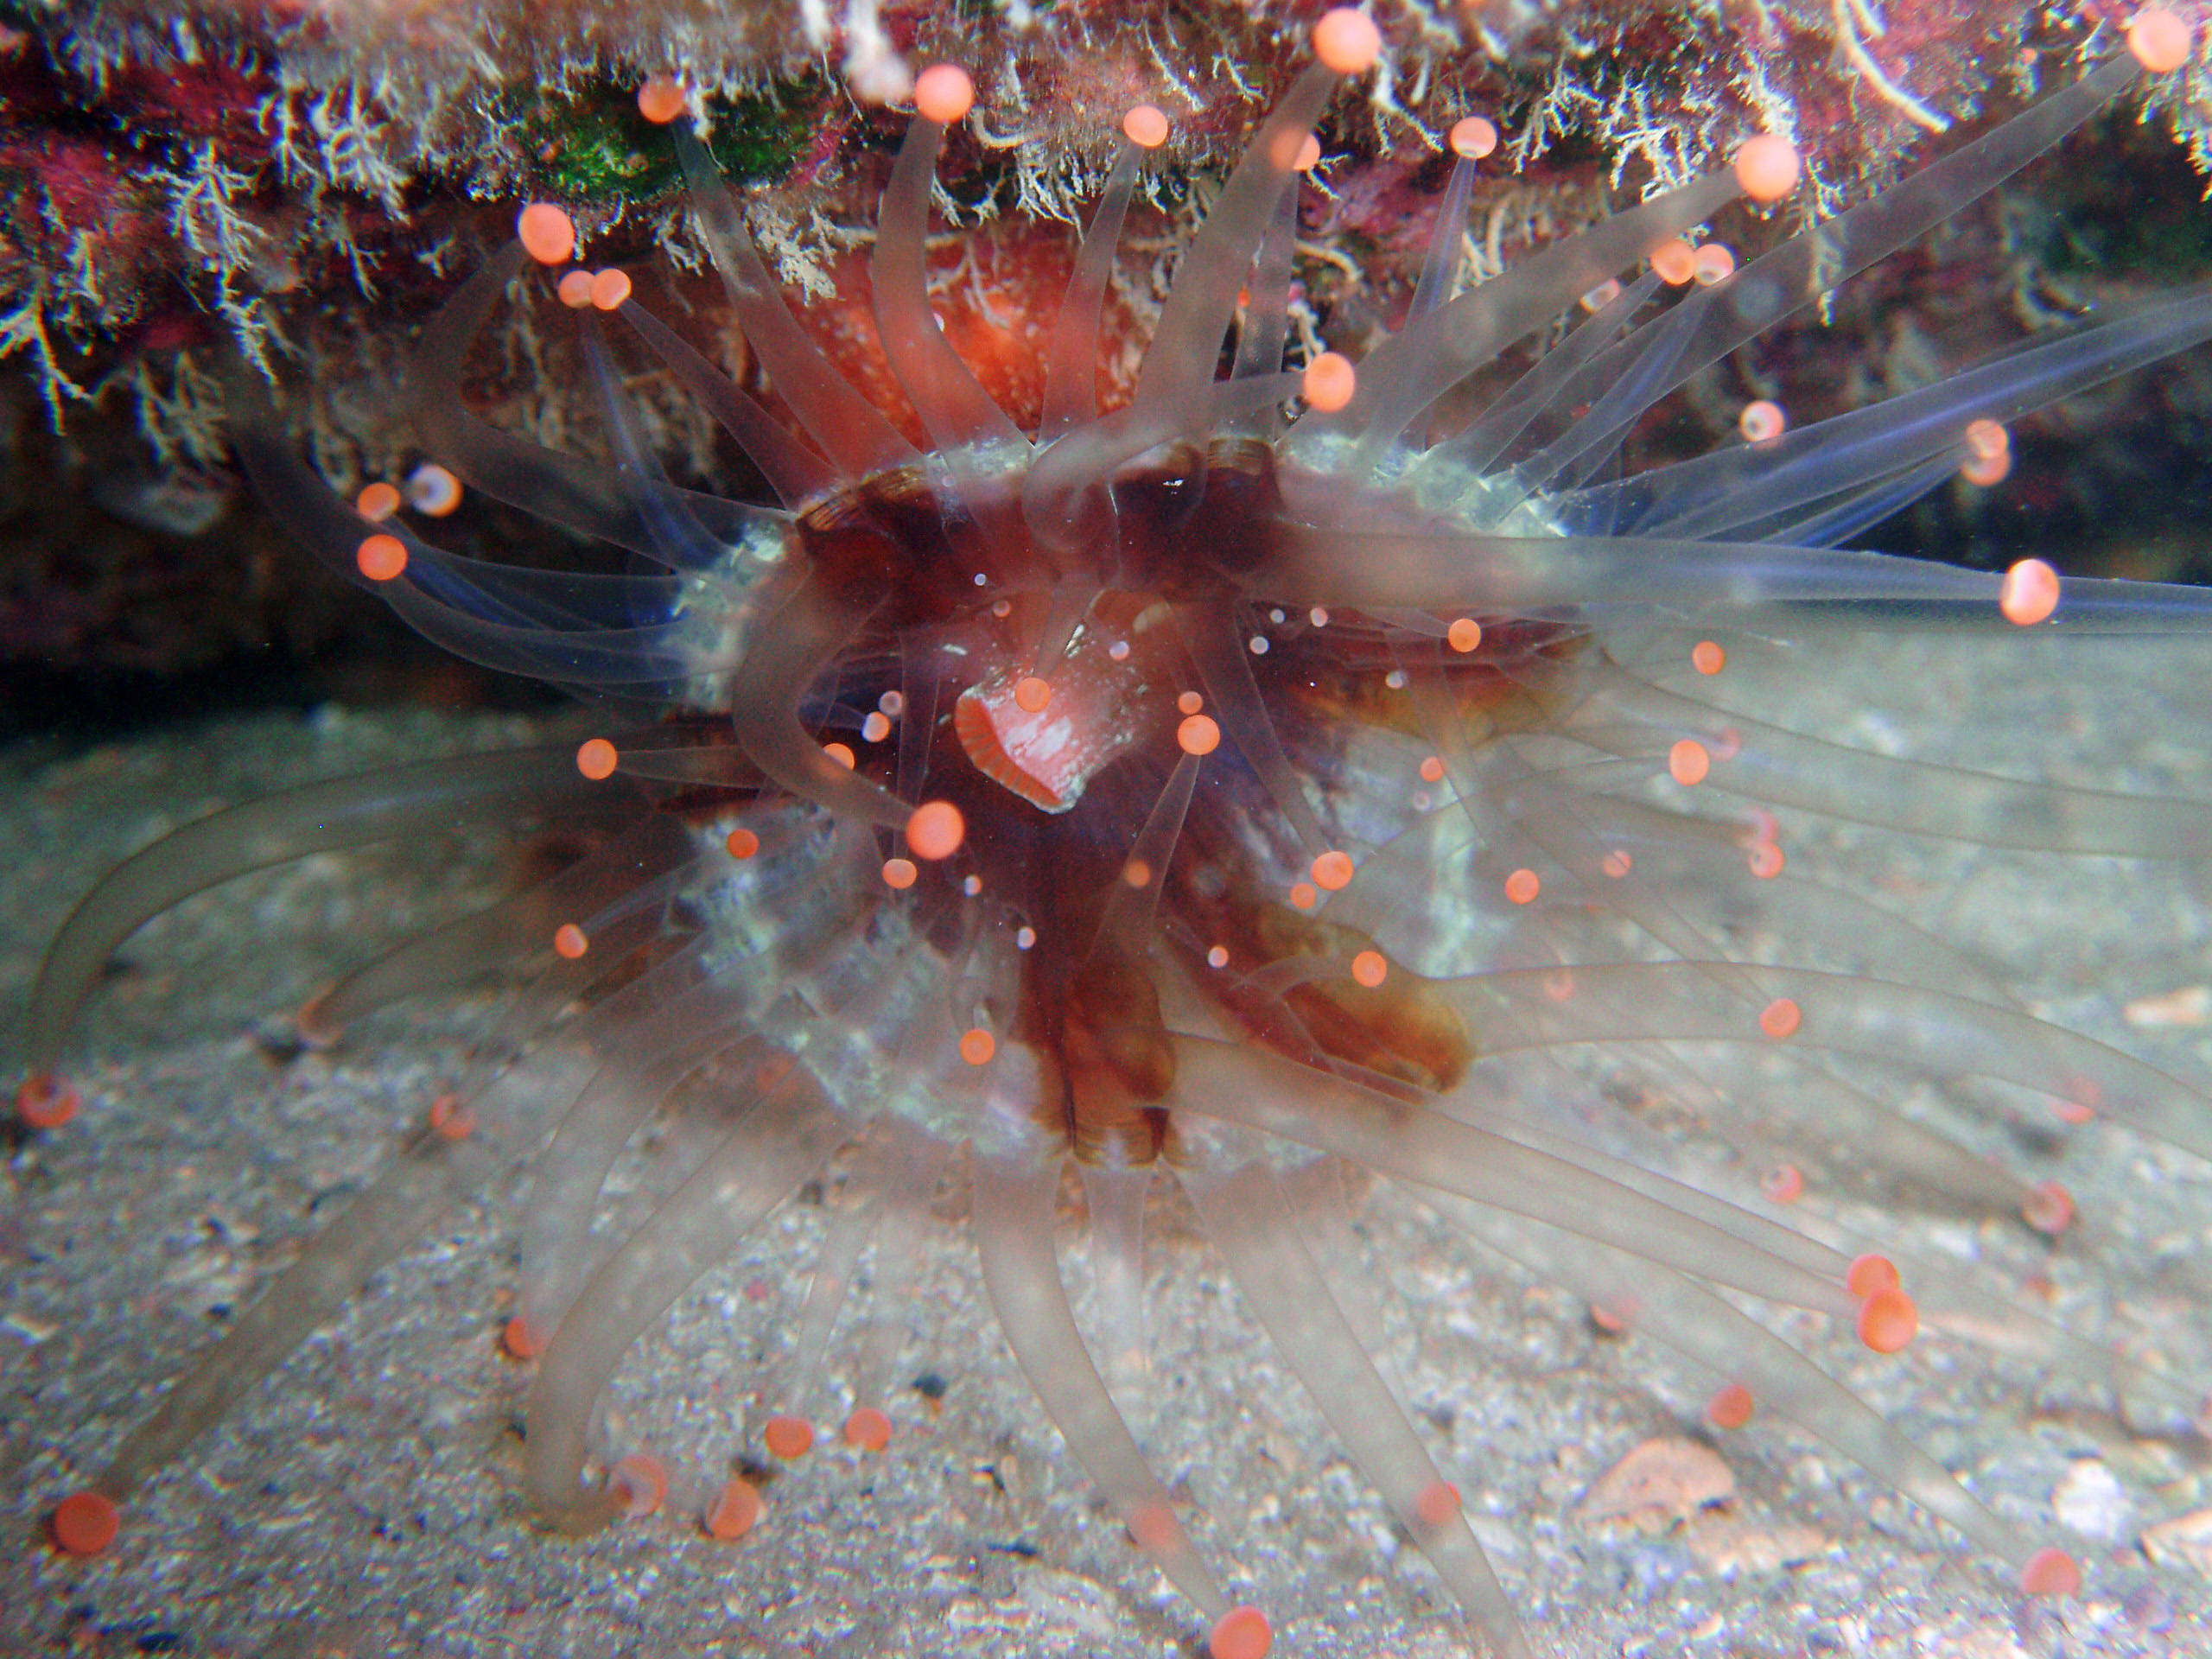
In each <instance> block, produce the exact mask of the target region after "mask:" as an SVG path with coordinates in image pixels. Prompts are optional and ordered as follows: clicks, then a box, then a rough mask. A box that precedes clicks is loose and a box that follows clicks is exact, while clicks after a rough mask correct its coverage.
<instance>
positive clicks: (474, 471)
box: [230, 244, 771, 556]
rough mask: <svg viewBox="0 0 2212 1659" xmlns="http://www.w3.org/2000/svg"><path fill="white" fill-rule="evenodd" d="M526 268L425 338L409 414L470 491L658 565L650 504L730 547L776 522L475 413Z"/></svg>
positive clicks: (246, 385) (481, 276)
mask: <svg viewBox="0 0 2212 1659" xmlns="http://www.w3.org/2000/svg"><path fill="white" fill-rule="evenodd" d="M523 264H524V256H523V251H522V247H521V245H520V244H511V245H509V246H507V247H506V248H505V249H502V250H501V251H499V253H498V254H496V255H494V256H493V258H492V260H491V261H490V263H488V264H486V266H485V267H484V269H483V270H480V271H478V272H477V273H476V274H475V275H474V277H470V278H469V279H468V280H467V282H466V283H462V284H461V287H460V288H458V289H455V290H454V295H453V297H452V298H451V299H449V300H448V301H447V302H446V303H445V305H444V306H443V307H442V308H441V309H440V310H439V312H438V314H437V315H436V316H435V317H434V318H432V319H431V321H430V323H429V327H426V328H424V329H423V339H422V343H421V344H420V345H419V346H417V347H416V356H415V368H414V379H413V385H412V388H411V395H410V398H409V400H408V414H409V416H410V418H411V419H412V420H413V421H414V423H415V425H416V429H417V430H418V431H420V432H421V433H422V435H423V441H424V442H426V443H428V444H429V447H430V448H431V450H432V451H433V452H434V453H435V454H437V455H438V456H439V457H440V458H441V459H442V460H443V461H445V463H446V464H447V465H448V466H449V467H452V468H453V470H454V473H455V474H458V475H459V476H460V477H461V480H463V481H464V482H466V483H467V484H470V485H472V486H474V487H475V488H477V489H480V490H481V491H483V493H485V494H486V495H488V496H490V497H491V498H492V499H493V500H495V501H504V502H505V503H507V504H508V505H510V506H516V507H520V508H523V509H524V511H526V512H530V513H531V514H533V515H535V516H536V517H537V518H544V519H548V520H550V521H551V522H552V523H554V524H566V525H567V526H569V528H570V529H571V530H575V531H580V532H582V534H584V535H586V536H594V537H598V538H599V539H601V541H607V542H613V543H614V544H615V545H616V546H618V547H626V548H628V549H629V550H631V551H632V552H634V553H643V554H645V555H646V556H652V552H653V538H652V529H651V527H650V525H649V524H647V523H646V522H645V519H644V518H642V517H641V516H640V510H641V508H642V507H643V506H644V505H645V503H646V502H647V501H648V500H649V499H650V500H653V501H657V502H659V503H661V504H663V505H664V506H665V507H667V508H670V509H673V508H675V507H677V506H678V505H680V506H681V507H682V508H683V510H684V511H686V512H689V513H690V514H691V515H692V516H693V517H694V518H696V519H697V520H698V521H699V522H700V523H701V524H703V525H704V526H706V528H707V530H708V531H709V533H710V534H711V535H712V536H713V537H715V539H716V540H718V541H721V542H725V543H734V542H740V541H742V540H744V539H745V537H746V536H747V533H748V532H749V531H751V530H752V528H753V526H755V525H757V524H762V523H764V522H766V519H767V518H769V517H771V515H768V514H767V513H766V512H765V510H764V509H762V508H760V507H753V506H747V505H745V504H744V503H742V502H737V501H728V500H724V499H722V498H721V497H720V496H714V495H702V494H700V493H697V492H696V491H691V490H679V489H677V488H676V487H675V486H673V485H670V484H666V483H662V484H660V485H658V486H653V487H650V488H649V487H647V486H640V485H635V484H632V483H631V482H629V481H627V480H624V479H623V478H622V477H621V476H620V474H616V473H613V472H611V471H609V470H608V469H607V468H606V467H601V466H599V465H597V464H596V463H594V462H592V461H586V460H584V459H583V458H582V457H581V456H578V455H564V454H559V453H557V452H556V451H554V450H551V449H548V448H544V447H543V445H541V444H535V443H531V442H527V441H526V440H524V439H522V438H518V437H515V436H513V435H511V434H509V433H505V432H502V431H500V430H499V429H498V428H496V427H493V426H491V425H488V424H486V423H485V422H484V421H482V420H481V419H480V418H479V417H478V416H475V415H474V414H472V413H470V412H469V409H468V405H467V402H466V400H465V399H464V398H463V397H462V396H461V372H462V364H463V361H464V360H465V359H466V357H467V352H468V346H469V342H470V341H471V340H474V339H475V337H476V335H477V334H478V333H479V332H480V330H481V329H482V328H483V327H484V323H485V321H486V319H487V318H488V317H489V316H490V315H492V308H493V306H494V305H496V304H497V303H498V302H499V296H501V295H502V294H504V293H505V291H506V288H507V285H508V283H512V281H513V280H514V279H515V277H517V276H518V275H519V274H520V272H521V270H522V269H523ZM230 391H231V396H232V399H233V401H234V402H240V403H241V406H242V407H245V409H247V410H249V411H251V410H254V408H255V406H256V405H257V404H258V405H260V406H261V407H264V408H265V407H266V404H267V397H266V395H265V394H264V393H263V392H262V391H260V389H259V388H258V386H257V385H255V383H253V382H252V381H251V379H250V378H248V377H246V376H245V375H242V374H241V375H233V376H232V379H231V384H230ZM262 424H264V425H268V424H270V423H269V422H267V421H264V422H262Z"/></svg>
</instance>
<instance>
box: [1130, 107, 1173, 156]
mask: <svg viewBox="0 0 2212 1659" xmlns="http://www.w3.org/2000/svg"><path fill="white" fill-rule="evenodd" d="M1122 134H1123V136H1125V137H1127V138H1128V141H1129V142H1130V143H1133V144H1135V146H1136V147H1137V148H1138V149H1159V148H1160V146H1161V145H1162V144H1164V143H1166V142H1167V112H1166V111H1165V110H1162V109H1161V108H1160V106H1159V105H1156V104H1140V105H1137V106H1136V107H1135V109H1133V110H1131V111H1129V112H1128V114H1127V115H1125V116H1123V117H1122Z"/></svg>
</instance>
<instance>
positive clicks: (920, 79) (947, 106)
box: [914, 63, 976, 127]
mask: <svg viewBox="0 0 2212 1659" xmlns="http://www.w3.org/2000/svg"><path fill="white" fill-rule="evenodd" d="M975 107H976V83H975V81H974V79H971V78H970V77H969V73H968V72H967V71H966V70H965V69H963V68H962V67H960V66H959V65H958V64H957V63H933V64H931V66H930V67H928V68H926V69H925V70H923V71H922V73H920V74H918V75H917V76H915V77H914V111H915V113H916V114H918V115H919V116H920V117H921V118H922V119H923V120H925V121H934V122H936V123H937V124H938V125H939V126H941V127H949V126H950V125H951V124H953V123H954V122H956V121H959V120H963V119H965V118H966V117H967V114H968V111H970V110H972V109H974V108H975Z"/></svg>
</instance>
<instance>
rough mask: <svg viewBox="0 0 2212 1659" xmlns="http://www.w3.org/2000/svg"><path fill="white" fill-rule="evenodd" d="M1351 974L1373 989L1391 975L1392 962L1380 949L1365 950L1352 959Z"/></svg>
mask: <svg viewBox="0 0 2212 1659" xmlns="http://www.w3.org/2000/svg"><path fill="white" fill-rule="evenodd" d="M1351 976H1352V978H1353V979H1355V980H1357V982H1359V983H1360V984H1362V985H1364V986H1366V987H1367V988H1368V989H1369V990H1370V991H1371V990H1373V989H1374V988H1376V986H1378V985H1380V984H1381V983H1382V982H1383V981H1384V980H1386V979H1388V978H1389V976H1390V963H1389V958H1388V957H1385V956H1384V955H1383V953H1382V952H1381V951H1380V950H1363V951H1361V952H1360V953H1359V954H1358V955H1357V956H1356V957H1353V958H1352V959H1351Z"/></svg>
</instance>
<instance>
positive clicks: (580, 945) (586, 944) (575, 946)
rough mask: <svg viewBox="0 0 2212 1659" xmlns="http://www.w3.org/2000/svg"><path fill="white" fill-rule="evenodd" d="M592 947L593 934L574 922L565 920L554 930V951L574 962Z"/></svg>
mask: <svg viewBox="0 0 2212 1659" xmlns="http://www.w3.org/2000/svg"><path fill="white" fill-rule="evenodd" d="M590 949H591V936H590V935H589V934H588V933H586V932H585V931H583V929H582V928H581V927H578V926H577V925H575V923H574V922H563V923H562V924H561V925H560V926H558V927H556V928H555V929H554V930H553V953H554V954H555V955H556V956H558V957H566V958H567V959H568V960H569V961H570V962H574V961H575V960H576V959H577V958H578V957H582V955H583V954H584V953H585V952H586V951H588V950H590Z"/></svg>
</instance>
